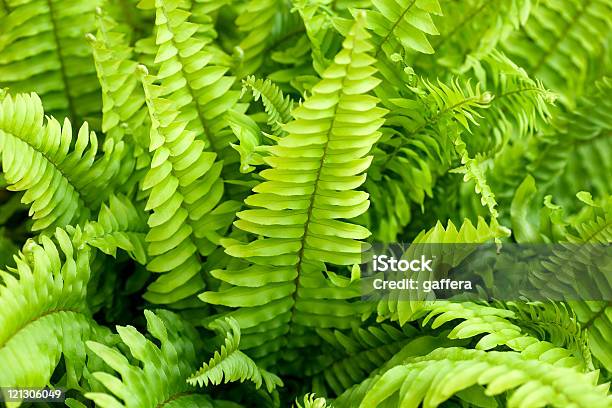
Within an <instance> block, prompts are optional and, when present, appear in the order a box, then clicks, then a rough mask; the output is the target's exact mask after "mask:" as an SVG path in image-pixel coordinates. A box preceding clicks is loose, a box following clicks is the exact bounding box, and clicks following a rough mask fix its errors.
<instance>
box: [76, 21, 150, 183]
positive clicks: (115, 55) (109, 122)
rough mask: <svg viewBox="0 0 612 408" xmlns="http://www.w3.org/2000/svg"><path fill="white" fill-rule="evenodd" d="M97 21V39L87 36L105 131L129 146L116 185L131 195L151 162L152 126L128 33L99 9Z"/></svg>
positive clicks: (90, 35)
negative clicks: (99, 88) (99, 93)
mask: <svg viewBox="0 0 612 408" xmlns="http://www.w3.org/2000/svg"><path fill="white" fill-rule="evenodd" d="M96 21H97V27H98V31H97V33H96V36H94V35H92V34H88V35H87V39H88V41H89V42H90V44H91V47H92V50H93V57H94V63H95V66H96V73H97V75H98V80H99V82H100V86H101V92H102V131H103V132H105V133H106V134H107V137H108V138H112V139H114V140H116V141H120V140H126V142H127V146H128V147H129V149H130V153H129V154H126V157H125V158H124V160H123V161H122V170H121V172H120V173H121V177H118V178H117V180H116V185H117V186H118V189H119V190H120V191H123V192H126V193H129V192H131V191H132V190H133V189H134V185H135V184H136V183H137V182H138V181H139V180H140V179H141V178H142V173H143V171H142V170H143V169H144V168H146V167H148V166H149V163H150V161H151V158H150V157H149V155H148V147H149V129H150V127H151V123H150V120H149V115H148V113H147V109H146V102H145V98H144V92H143V90H142V86H141V85H140V83H139V81H138V75H137V71H136V70H137V65H138V64H137V63H136V62H134V61H132V58H133V51H132V48H131V47H130V46H129V42H128V38H127V34H126V33H125V32H124V31H126V30H124V27H122V26H120V25H119V24H117V22H115V21H114V20H113V19H112V18H111V17H110V16H108V15H107V14H106V13H105V12H103V11H102V10H100V9H98V10H97V19H96ZM135 170H136V171H135Z"/></svg>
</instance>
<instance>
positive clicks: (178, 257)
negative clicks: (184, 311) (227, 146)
mask: <svg viewBox="0 0 612 408" xmlns="http://www.w3.org/2000/svg"><path fill="white" fill-rule="evenodd" d="M142 71H143V77H142V80H143V85H144V89H145V95H146V96H145V97H146V100H147V105H148V107H149V114H150V116H151V123H152V125H151V136H150V138H151V146H150V150H151V151H153V152H154V153H153V158H152V161H151V168H150V170H149V171H148V173H147V175H146V176H145V177H144V179H143V181H142V188H143V189H144V190H151V191H150V193H149V198H148V201H147V206H146V209H150V210H153V213H152V214H151V215H150V216H149V220H148V224H149V227H150V230H149V232H148V234H147V238H146V239H147V241H148V248H147V252H148V254H149V256H150V257H151V260H150V262H149V263H148V264H147V267H148V269H149V270H150V271H152V272H156V273H164V275H161V276H160V277H159V278H158V279H157V281H156V282H155V283H153V284H152V285H150V286H149V294H148V295H146V296H147V298H148V300H150V301H151V302H153V303H173V302H177V301H179V300H182V299H185V298H186V297H188V296H190V295H193V294H195V293H197V292H199V291H201V290H202V289H203V288H204V281H203V280H202V277H201V275H200V268H201V267H200V260H199V259H200V258H199V256H200V252H198V251H201V252H202V253H206V251H207V248H206V246H204V245H200V246H199V247H198V243H197V241H196V240H197V237H196V236H195V234H194V232H193V231H194V229H195V228H194V226H195V224H196V223H197V222H198V221H200V220H201V219H202V218H203V217H204V216H205V215H206V214H207V213H208V212H210V211H211V210H212V209H213V208H214V207H215V206H216V205H217V203H218V202H219V200H220V198H221V195H222V194H223V182H222V180H221V179H220V178H219V175H220V172H221V164H220V163H219V162H217V163H215V158H216V154H215V153H212V152H207V151H204V149H205V143H204V142H202V141H201V140H196V139H195V132H193V131H190V130H189V129H188V121H187V120H185V119H183V120H182V121H180V120H179V119H178V117H179V112H178V111H176V109H174V108H173V107H172V105H171V102H170V101H168V100H167V99H163V98H161V97H160V94H161V93H162V90H161V88H160V87H159V86H156V85H154V84H153V78H151V77H149V76H147V75H146V68H144V67H143V68H142ZM187 220H189V221H187ZM185 221H187V222H186V223H185ZM190 224H191V225H190Z"/></svg>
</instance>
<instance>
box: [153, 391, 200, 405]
mask: <svg viewBox="0 0 612 408" xmlns="http://www.w3.org/2000/svg"><path fill="white" fill-rule="evenodd" d="M193 394H196V393H195V392H179V393H178V394H174V395H171V396H170V397H168V399H167V400H165V401H163V402H160V403H159V404H157V406H156V408H163V407H165V406H166V405H167V404H169V403H171V402H173V401H176V400H177V399H179V398H181V397H185V396H187V395H193Z"/></svg>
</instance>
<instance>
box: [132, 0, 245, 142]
mask: <svg viewBox="0 0 612 408" xmlns="http://www.w3.org/2000/svg"><path fill="white" fill-rule="evenodd" d="M148 3H151V4H148ZM145 5H147V6H153V5H154V6H155V12H156V26H155V30H156V33H155V60H154V62H153V67H151V68H155V69H156V80H157V81H158V82H159V85H160V87H159V97H161V98H165V99H167V100H168V101H170V102H171V103H172V104H173V105H174V108H175V109H176V110H177V111H178V112H180V115H181V120H186V121H188V124H187V129H188V130H189V131H192V132H195V135H196V137H197V138H198V139H200V140H202V141H203V142H204V148H205V149H206V150H208V151H213V152H216V153H221V151H222V150H223V149H224V148H226V147H227V146H228V145H229V142H230V140H231V139H232V133H231V131H229V129H227V123H226V122H225V121H224V120H223V114H224V113H225V112H227V111H228V110H229V109H231V108H232V107H234V105H235V104H236V102H237V101H238V98H239V96H240V92H239V91H237V90H232V89H231V88H232V86H233V85H234V82H235V78H234V77H231V76H227V75H226V73H227V71H228V68H227V67H224V66H220V65H215V64H214V63H213V62H214V61H213V60H214V57H215V55H214V54H213V53H212V52H211V51H210V49H209V47H208V46H207V41H205V40H203V39H201V38H199V37H198V36H197V35H196V34H197V29H198V26H197V25H196V24H194V23H192V22H191V21H190V16H191V14H190V12H188V11H187V10H184V9H183V8H181V2H180V1H179V0H172V1H162V0H157V1H155V2H147V4H143V3H141V6H143V7H144V6H145Z"/></svg>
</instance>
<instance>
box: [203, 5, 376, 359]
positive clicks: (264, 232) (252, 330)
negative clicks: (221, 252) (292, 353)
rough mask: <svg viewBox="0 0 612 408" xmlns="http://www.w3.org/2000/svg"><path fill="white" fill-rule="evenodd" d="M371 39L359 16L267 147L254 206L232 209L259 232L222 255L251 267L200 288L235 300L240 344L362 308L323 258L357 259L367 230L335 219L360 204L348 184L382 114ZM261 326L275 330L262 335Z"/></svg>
mask: <svg viewBox="0 0 612 408" xmlns="http://www.w3.org/2000/svg"><path fill="white" fill-rule="evenodd" d="M368 37H369V35H368V34H367V33H366V31H365V30H364V28H363V17H359V18H358V20H357V22H356V23H355V25H354V26H353V28H352V29H351V31H350V34H349V36H348V37H347V38H346V40H345V41H344V48H343V50H342V51H340V53H339V54H338V55H337V56H336V58H335V63H334V64H332V65H331V66H330V67H329V68H328V69H327V70H326V71H325V73H324V75H323V79H322V80H321V81H320V82H319V83H318V84H317V85H316V86H315V87H314V88H313V89H312V95H311V96H310V97H309V98H307V99H306V100H305V101H304V103H303V104H302V105H301V106H299V107H297V108H296V109H294V111H293V116H294V117H295V120H293V121H292V122H290V123H289V124H287V125H286V126H285V127H284V130H285V131H286V132H287V133H288V135H287V136H286V137H283V138H280V139H279V140H278V144H277V145H274V146H271V147H270V148H269V149H268V151H269V153H270V155H269V156H267V157H266V158H265V161H266V163H268V164H269V165H270V166H271V168H270V169H266V170H263V171H262V172H261V173H260V174H261V176H262V177H263V178H264V179H265V180H266V181H264V182H262V183H261V184H259V185H257V186H256V187H255V188H254V189H253V190H254V192H255V193H254V194H252V195H251V196H249V197H248V198H247V199H246V200H245V203H246V204H248V205H250V206H252V207H255V208H253V209H249V210H245V211H242V212H240V213H238V217H239V220H238V221H236V222H235V225H236V226H237V227H238V228H240V229H242V230H243V231H246V232H251V233H254V234H257V235H260V236H262V237H263V238H262V239H257V240H253V241H251V242H249V243H247V244H245V243H240V242H236V241H230V240H226V241H225V242H224V245H225V246H226V252H227V253H228V254H230V255H232V256H234V257H238V258H242V259H244V260H246V261H249V262H250V266H248V267H246V266H242V267H239V268H232V269H228V270H217V271H213V272H212V274H213V276H215V277H217V278H218V279H221V280H223V281H225V282H227V283H228V284H230V286H229V287H228V288H227V289H224V288H222V289H221V290H220V291H218V292H205V293H204V294H202V295H200V297H201V299H202V300H204V301H205V302H207V303H213V304H218V305H225V306H230V307H238V308H239V309H238V310H237V311H235V312H232V313H231V315H232V316H233V317H235V318H236V320H237V321H238V322H239V323H240V327H241V328H242V329H243V338H245V340H246V345H245V348H252V347H258V349H259V351H258V352H257V355H259V356H263V355H265V354H268V353H270V352H272V351H276V350H278V349H279V348H280V347H281V346H282V337H281V336H282V335H283V334H285V333H287V332H288V330H289V327H290V325H292V324H295V323H298V324H302V325H307V326H319V327H321V326H322V327H338V326H339V327H347V326H348V324H350V321H351V319H348V318H347V317H348V316H354V315H355V313H359V310H360V307H356V305H354V304H351V303H349V302H347V301H346V300H345V299H347V298H350V297H356V296H358V288H357V285H355V286H354V288H348V289H346V288H339V287H335V286H334V285H333V284H332V283H331V282H329V281H328V280H327V279H326V278H325V277H324V275H323V273H322V265H321V261H324V262H328V263H330V264H337V265H351V264H354V263H358V262H359V259H360V254H361V243H360V242H359V241H358V239H363V238H366V237H367V236H368V235H369V232H368V231H367V230H366V229H365V228H363V227H359V226H357V225H353V224H350V223H348V222H345V221H339V220H337V218H344V219H350V218H352V217H355V216H357V215H359V214H361V213H363V212H364V211H365V210H366V209H367V206H368V201H367V194H365V193H363V192H358V191H354V189H356V188H357V187H358V186H359V185H361V184H362V183H363V181H364V180H365V174H363V172H364V171H365V170H366V169H367V167H368V165H369V163H370V158H369V157H367V156H365V155H366V154H367V153H368V151H369V150H370V149H371V147H372V144H373V143H374V142H375V141H376V140H377V139H378V137H379V132H378V131H377V130H378V128H379V127H380V125H381V124H382V122H383V119H382V116H383V115H384V113H385V110H384V109H381V108H378V107H376V103H377V99H376V98H375V97H373V96H369V95H366V93H367V92H369V91H370V90H371V89H372V88H373V87H374V86H376V84H377V83H378V82H379V80H377V79H376V78H374V77H373V74H374V72H375V69H374V68H372V66H371V65H372V63H373V62H374V59H373V58H372V57H370V56H369V55H368V54H367V52H368V51H370V50H371V49H372V46H371V45H370V44H369V43H368V42H367V39H368ZM263 327H268V328H270V329H273V330H270V331H269V332H268V333H267V335H266V336H264V337H263V338H262V337H261V333H262V332H261V330H264V329H263ZM255 336H259V338H256V337H255ZM266 337H267V342H266Z"/></svg>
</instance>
